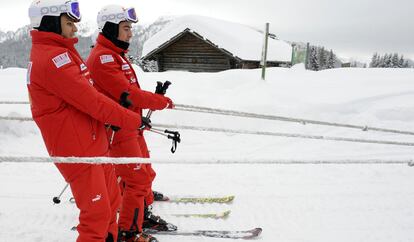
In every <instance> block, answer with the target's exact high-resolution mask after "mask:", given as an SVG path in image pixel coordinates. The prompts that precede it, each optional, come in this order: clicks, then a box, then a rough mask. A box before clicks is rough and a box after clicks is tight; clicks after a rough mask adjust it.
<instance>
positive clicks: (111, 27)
mask: <svg viewBox="0 0 414 242" xmlns="http://www.w3.org/2000/svg"><path fill="white" fill-rule="evenodd" d="M102 34H103V36H105V38H107V39H109V40H110V41H111V42H112V43H113V44H114V45H115V46H117V47H119V48H121V49H123V50H127V49H128V48H129V43H128V42H125V41H122V40H119V39H118V35H119V24H114V23H111V22H106V23H105V26H104V27H103V29H102Z"/></svg>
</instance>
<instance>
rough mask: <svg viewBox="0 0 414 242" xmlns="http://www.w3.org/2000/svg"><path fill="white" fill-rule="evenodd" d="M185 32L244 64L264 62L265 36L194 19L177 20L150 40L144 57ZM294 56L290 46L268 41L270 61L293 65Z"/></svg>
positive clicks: (220, 22) (225, 23) (238, 26)
mask: <svg viewBox="0 0 414 242" xmlns="http://www.w3.org/2000/svg"><path fill="white" fill-rule="evenodd" d="M186 29H188V31H191V32H195V33H196V34H198V35H200V36H201V37H203V38H204V39H205V40H209V41H210V42H212V43H213V44H214V45H216V46H217V48H219V49H224V50H226V51H227V52H230V53H231V54H232V55H233V56H235V57H238V58H240V59H242V60H251V61H260V60H261V56H262V49H263V40H264V34H263V33H260V32H259V31H258V30H256V29H254V28H252V27H249V26H246V25H242V24H238V23H232V22H228V21H224V20H219V19H214V18H210V17H204V16H195V15H187V16H182V17H178V18H177V19H175V20H174V21H172V22H171V23H169V24H168V25H167V26H165V27H164V28H163V29H162V30H161V31H160V32H158V33H157V34H155V35H154V36H152V37H151V38H150V39H148V40H147V41H146V42H145V44H144V48H143V52H142V56H143V57H146V56H147V55H148V54H152V53H153V52H154V51H156V50H158V49H159V48H160V47H161V46H163V45H165V43H167V42H168V41H171V40H172V39H174V37H176V36H177V35H179V34H181V33H182V32H183V31H185V30H186ZM291 56H292V47H291V46H290V45H289V44H288V43H287V42H285V41H282V40H275V39H272V38H269V42H268V53H267V60H268V61H278V62H290V60H291Z"/></svg>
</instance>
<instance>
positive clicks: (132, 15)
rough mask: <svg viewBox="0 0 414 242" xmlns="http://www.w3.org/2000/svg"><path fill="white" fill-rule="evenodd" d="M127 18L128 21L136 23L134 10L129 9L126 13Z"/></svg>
mask: <svg viewBox="0 0 414 242" xmlns="http://www.w3.org/2000/svg"><path fill="white" fill-rule="evenodd" d="M127 16H128V20H129V21H131V22H134V23H136V22H138V17H137V13H136V12H135V9H134V8H130V9H128V11H127Z"/></svg>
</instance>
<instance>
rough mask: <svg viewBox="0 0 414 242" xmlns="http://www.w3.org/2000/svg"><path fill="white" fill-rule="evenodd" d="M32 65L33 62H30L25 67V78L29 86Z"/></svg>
mask: <svg viewBox="0 0 414 242" xmlns="http://www.w3.org/2000/svg"><path fill="white" fill-rule="evenodd" d="M32 65H33V62H31V61H30V62H29V64H28V65H27V76H26V82H27V85H30V75H31V74H32Z"/></svg>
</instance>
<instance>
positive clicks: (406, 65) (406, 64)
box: [403, 60, 410, 68]
mask: <svg viewBox="0 0 414 242" xmlns="http://www.w3.org/2000/svg"><path fill="white" fill-rule="evenodd" d="M403 67H404V68H409V67H410V65H409V64H408V60H405V62H404V66H403Z"/></svg>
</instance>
